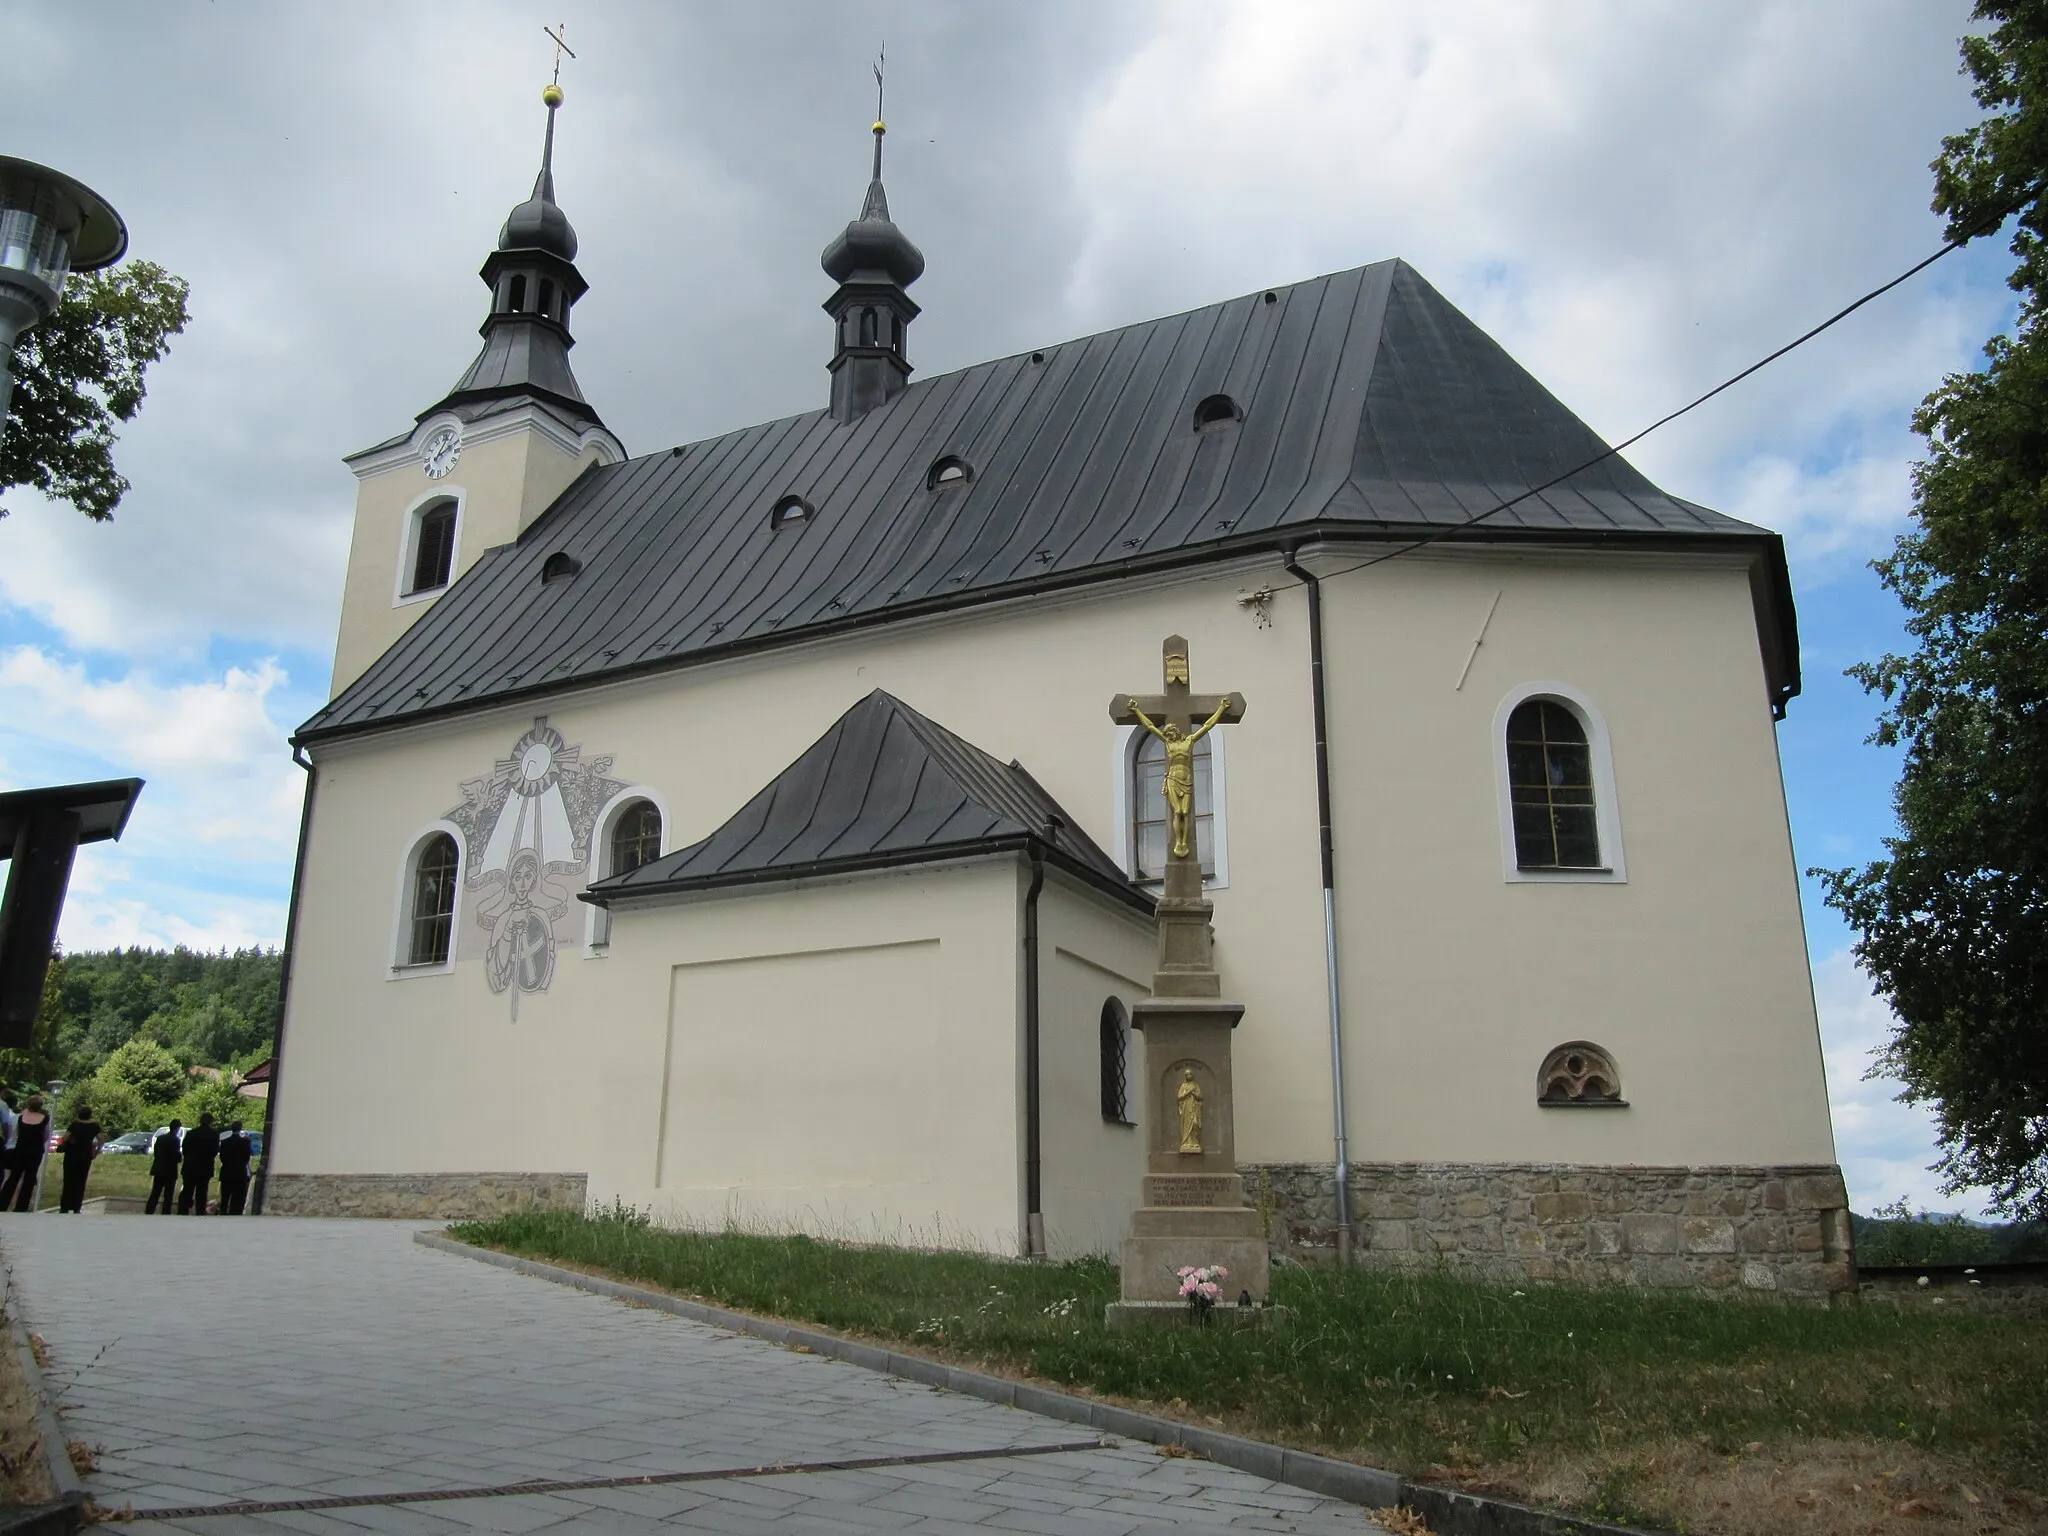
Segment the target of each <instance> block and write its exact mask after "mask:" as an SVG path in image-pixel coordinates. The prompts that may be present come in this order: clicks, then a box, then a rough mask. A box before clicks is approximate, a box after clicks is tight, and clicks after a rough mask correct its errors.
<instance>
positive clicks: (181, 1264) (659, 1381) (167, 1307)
mask: <svg viewBox="0 0 2048 1536" xmlns="http://www.w3.org/2000/svg"><path fill="white" fill-rule="evenodd" d="M413 1231H414V1228H413V1227H412V1226H411V1225H407V1224H402V1223H396V1222H349V1221H306V1220H285V1219H265V1220H253V1219H243V1220H230V1221H222V1220H219V1219H214V1220H208V1221H192V1220H184V1221H153V1220H150V1219H149V1218H147V1217H142V1216H111V1217H99V1218H94V1217H81V1218H79V1219H78V1220H77V1221H64V1220H62V1219H61V1218H59V1217H56V1216H52V1215H24V1216H11V1215H10V1216H6V1217H0V1258H4V1260H5V1262H6V1263H7V1264H8V1266H9V1268H10V1270H11V1274H12V1281H11V1291H10V1294H11V1295H12V1297H13V1299H14V1303H15V1305H16V1307H17V1308H18V1309H19V1313H20V1315H21V1317H22V1318H23V1320H24V1321H25V1322H26V1323H27V1325H28V1326H29V1327H30V1328H32V1329H34V1330H35V1331H36V1332H38V1333H40V1334H41V1335H42V1336H43V1337H44V1339H45V1340H46V1341H47V1342H48V1344H49V1347H50V1354H51V1356H52V1365H51V1369H50V1371H49V1372H48V1379H49V1381H50V1384H51V1389H52V1390H53V1391H54V1392H55V1393H56V1394H57V1397H58V1401H59V1403H60V1405H61V1406H62V1409H63V1411H64V1413H65V1423H66V1425H67V1427H68V1429H69V1431H70V1433H71V1435H72V1436H73V1438H75V1439H80V1440H85V1441H88V1442H91V1443H94V1444H98V1445H100V1446H102V1447H103V1448H104V1449H103V1450H102V1453H101V1456H100V1464H99V1465H100V1469H99V1471H98V1472H96V1473H95V1474H93V1475H92V1476H90V1477H88V1478H87V1479H86V1487H87V1488H88V1489H89V1490H90V1491H91V1492H92V1493H93V1494H94V1495H95V1496H96V1497H97V1498H98V1499H99V1500H100V1502H101V1503H103V1504H106V1505H110V1506H114V1507H119V1506H120V1505H122V1504H130V1503H132V1504H133V1506H134V1508H135V1511H136V1513H137V1515H138V1516H144V1515H146V1512H147V1511H149V1510H168V1509H185V1510H189V1509H190V1508H191V1507H192V1506H195V1505H207V1506H218V1505H222V1504H228V1503H233V1502H237V1501H260V1502H266V1503H274V1502H286V1501H298V1500H306V1499H314V1498H323V1497H337V1496H342V1497H347V1496H369V1497H378V1496H389V1495H391V1494H396V1493H416V1492H425V1491H432V1490H445V1489H463V1488H469V1489H494V1488H499V1487H502V1486H504V1485H509V1484H515V1483H522V1482H529V1481H533V1480H551V1481H552V1480H578V1481H581V1480H594V1479H601V1478H619V1477H638V1476H645V1475H661V1474H671V1473H677V1472H694V1471H707V1470H717V1469H743V1468H750V1467H755V1466H759V1465H761V1464H763V1463H782V1464H790V1463H803V1462H819V1461H845V1460H868V1459H875V1458H890V1457H902V1456H922V1455H930V1454H933V1453H944V1452H971V1453H978V1454H976V1455H974V1456H973V1457H972V1458H971V1459H957V1460H944V1461H926V1462H923V1463H921V1464H911V1465H896V1466H889V1467H880V1468H871V1469H864V1470H855V1471H835V1472H818V1473H803V1474H783V1475H778V1476H772V1477H729V1478H715V1479H709V1480H703V1481H690V1482H682V1483H666V1484H660V1485H656V1486H641V1487H633V1488H616V1489H587V1488H586V1489H577V1490H570V1491H561V1492H550V1493H545V1494H534V1493H525V1494H490V1495H479V1496H476V1497H464V1498H459V1499H450V1500H441V1501H434V1502H415V1503H390V1502H373V1503H365V1504H360V1505H352V1506H350V1507H345V1508H339V1509H329V1510H323V1511H318V1512H315V1511H306V1510H295V1511H288V1512H287V1511H279V1512H268V1513H251V1514H235V1515H193V1514H189V1513H187V1514H182V1515H180V1516H178V1517H176V1518H168V1519H155V1520H150V1521H149V1522H148V1524H147V1525H145V1526H144V1529H145V1530H159V1531H191V1532H197V1533H201V1536H242V1533H253V1532H282V1531H290V1532H297V1533H301V1536H324V1533H335V1536H342V1533H347V1536H360V1533H362V1532H364V1531H379V1532H393V1533H408V1536H415V1533H416V1536H435V1533H459V1532H465V1531H499V1532H511V1533H523V1532H529V1531H540V1530H546V1529H549V1528H552V1527H560V1528H562V1529H564V1530H577V1531H593V1532H610V1531H617V1532H650V1531H656V1530H660V1531H664V1532H675V1531H679V1530H681V1531H725V1532H736V1533H744V1532H761V1533H764V1536H767V1533H791V1536H793V1533H796V1532H801V1531H825V1530H831V1531H854V1530H858V1531H918V1532H941V1531H956V1532H957V1531H974V1532H979V1533H984V1536H985V1533H986V1532H988V1531H990V1530H1012V1531H1045V1532H1083V1533H1088V1536H1119V1533H1125V1532H1136V1531H1190V1532H1204V1531H1209V1532H1222V1531H1244V1530H1259V1531H1274V1532H1280V1531H1296V1532H1313V1533H1318V1536H1321V1533H1330V1536H1336V1533H1340V1532H1343V1533H1361V1536H1363V1533H1374V1532H1377V1531H1378V1529H1379V1528H1378V1527H1377V1526H1375V1525H1374V1524H1372V1522H1371V1521H1370V1520H1368V1519H1367V1518H1366V1516H1365V1514H1364V1513H1363V1512H1362V1511H1360V1510H1358V1509H1356V1508H1354V1507H1353V1506H1351V1505H1348V1504H1344V1503H1341V1502H1339V1501H1337V1500H1332V1499H1325V1498H1319V1497H1317V1496H1315V1495H1313V1494H1308V1493H1304V1492H1302V1491H1301V1490H1299V1489H1293V1488H1288V1487H1285V1486H1282V1485H1280V1484H1276V1483H1268V1482H1265V1481H1263V1480H1261V1479H1259V1478H1256V1477H1253V1476H1251V1475H1249V1474H1247V1473H1243V1472H1237V1471H1233V1470H1231V1469H1229V1468H1227V1467H1220V1466H1216V1465H1214V1464H1212V1463H1209V1462H1203V1461H1195V1460H1189V1459H1181V1458H1166V1457H1162V1456H1160V1455H1159V1454H1158V1452H1157V1451H1155V1450H1154V1449H1153V1448H1152V1447H1151V1446H1148V1445H1139V1444H1125V1445H1120V1446H1113V1447H1097V1446H1095V1445H1093V1444H1092V1443H1090V1442H1091V1441H1092V1438H1093V1437H1092V1436H1091V1435H1090V1433H1089V1432H1088V1431H1087V1430H1086V1429H1084V1428H1082V1427H1080V1426H1077V1425H1073V1424H1066V1423H1061V1422H1058V1421H1056V1420H1051V1419H1044V1418H1040V1417H1038V1416H1037V1415H1035V1414H1030V1413H1023V1412H1020V1411H1018V1410H1016V1409H1012V1408H1003V1407H998V1406H996V1405H994V1404H991V1403H984V1402H981V1401H979V1400H977V1399H973V1398H967V1397H961V1396H957V1395H955V1394H952V1393H947V1392H940V1391H936V1390H933V1389H932V1388H928V1387H922V1386H918V1385H915V1384H913V1383H909V1382H904V1381H900V1380H898V1379H896V1378H894V1377H890V1376H884V1375H881V1374H879V1373H876V1372H871V1371H867V1370H863V1369H861V1368H860V1367H858V1366H853V1365H847V1364H844V1363H842V1362H839V1361H834V1360H827V1359H824V1358H822V1357H820V1356H815V1355H801V1354H797V1353H794V1352H792V1351H789V1350H785V1349H782V1348H779V1347H777V1346H775V1345H772V1344H767V1343H764V1342H762V1341H760V1340H756V1339H749V1338H743V1337H737V1336H735V1335H732V1334H729V1333H725V1332H723V1331H721V1330H718V1329H715V1328H709V1327H706V1326H704V1325H702V1324H698V1323H693V1322H690V1321H687V1320H685V1319H683V1318H678V1317H673V1316H671V1315H669V1314H668V1313H665V1312H656V1311H650V1310H644V1309H640V1308H634V1307H628V1306H624V1305H621V1304H619V1303H617V1302H613V1301H610V1300H607V1299H605V1298H603V1297H598V1296H591V1295H588V1294H585V1293H583V1292H580V1291H575V1290H571V1289H569V1288H567V1287H564V1286H557V1285H552V1284H549V1283H548V1282H546V1281H543V1280H536V1279H531V1278H529V1277H527V1276H524V1275H518V1274H514V1273H511V1272H509V1271H506V1270H501V1269H495V1268H492V1267H490V1266H488V1265H484V1264H479V1263H476V1262H475V1261H473V1260H470V1259H465V1258H462V1257H459V1256H457V1255H452V1254H444V1253H436V1252H434V1251H432V1250H430V1249H427V1248H422V1247H420V1246H419V1245H417V1244H415V1243H414V1242H413V1241H412V1233H413ZM1077 1443H1080V1444H1081V1445H1083V1446H1084V1447H1085V1448H1080V1449H1065V1450H1056V1451H1051V1452H1048V1453H1044V1454H1017V1453H1018V1452H1020V1451H1028V1450H1030V1448H1032V1447H1048V1446H1051V1447H1061V1446H1065V1447H1072V1446H1075V1445H1076V1444H1077Z"/></svg>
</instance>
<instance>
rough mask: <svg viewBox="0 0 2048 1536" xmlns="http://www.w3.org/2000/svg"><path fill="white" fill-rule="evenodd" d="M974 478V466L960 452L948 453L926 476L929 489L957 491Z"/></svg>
mask: <svg viewBox="0 0 2048 1536" xmlns="http://www.w3.org/2000/svg"><path fill="white" fill-rule="evenodd" d="M973 478H974V466H973V465H972V464H970V463H968V462H967V461H966V460H965V459H963V458H961V457H960V456H959V455H958V454H952V453H949V454H947V455H946V456H945V457H944V458H942V459H940V460H938V461H937V462H936V463H934V464H933V465H932V467H931V469H930V470H929V471H928V472H927V473H926V475H925V477H924V486H925V489H926V490H928V491H957V490H960V489H962V488H964V487H965V486H966V485H967V483H968V482H969V481H971V480H972V479H973Z"/></svg>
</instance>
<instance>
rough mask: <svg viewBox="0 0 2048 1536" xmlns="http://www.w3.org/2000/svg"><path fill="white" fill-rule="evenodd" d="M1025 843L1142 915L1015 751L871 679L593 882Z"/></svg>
mask: <svg viewBox="0 0 2048 1536" xmlns="http://www.w3.org/2000/svg"><path fill="white" fill-rule="evenodd" d="M1032 845H1036V846H1037V848H1038V851H1039V853H1040V854H1041V855H1042V856H1043V857H1044V858H1045V860H1046V862H1047V863H1050V864H1054V865H1057V866H1058V867H1060V868H1062V869H1064V870H1066V871H1067V872H1068V873H1069V874H1072V875H1074V876H1076V877H1077V878H1079V879H1081V880H1083V881H1085V882H1087V883H1088V884H1089V885H1091V886H1093V887H1094V888H1096V889H1097V890H1100V891H1102V892H1103V893H1104V894H1106V895H1109V896H1112V897H1114V898H1116V899H1117V900H1119V901H1121V902H1123V903H1125V904H1126V905H1128V906H1131V907H1134V908H1135V909H1137V910H1138V911H1140V912H1143V913H1145V914H1146V915H1147V916H1150V915H1151V912H1152V900H1151V898H1150V897H1148V896H1146V895H1145V894H1144V893H1143V892H1141V891H1139V890H1138V889H1137V888H1136V887H1134V886H1133V885H1132V884H1131V883H1130V881H1129V880H1127V879H1126V878H1125V877H1124V873H1123V871H1122V870H1120V869H1118V868H1117V866H1116V863H1115V861H1114V860H1112V859H1111V858H1110V857H1109V855H1108V854H1106V853H1104V852H1103V851H1102V850H1101V849H1100V848H1098V847H1097V846H1096V845H1095V843H1094V842H1093V841H1092V840H1091V839H1090V838H1089V837H1088V834H1087V833H1085V832H1083V831H1081V830H1080V828H1079V827H1077V826H1076V825H1075V824H1074V819H1073V818H1072V817H1071V816H1069V815H1068V814H1067V813H1066V812H1065V811H1063V810H1062V809H1060V806H1059V802H1058V801H1056V800H1054V799H1053V797H1052V796H1051V795H1049V794H1047V793H1046V792H1045V790H1044V789H1043V788H1042V787H1041V786H1040V785H1039V783H1038V781H1037V780H1036V779H1034V778H1032V777H1031V775H1030V774H1029V773H1027V772H1025V771H1024V768H1023V767H1022V765H1021V764H1018V763H1011V764H1010V765H1009V766H1008V767H1005V766H1004V765H1003V764H1002V763H1000V762H998V761H997V760H996V759H995V758H993V757H990V756H989V755H988V753H986V752H984V751H982V750H981V748H979V747H977V746H974V745H973V744H972V743H970V742H966V741H963V740H961V739H960V738H959V737H958V736H955V735H954V734H953V733H952V732H951V731H949V730H947V729H946V728H945V727H944V726H942V725H939V724H937V723H936V722H935V721H932V720H929V719H927V718H926V717H925V716H923V715H921V714H919V713H918V712H917V711H916V710H914V709H912V708H911V707H910V706H909V705H908V704H905V703H904V702H903V701H902V700H900V699H898V698H895V697H894V696H892V695H890V694H887V693H884V692H883V691H882V690H881V689H879V688H877V689H876V690H875V691H874V692H873V693H871V694H869V695H868V696H867V697H866V698H864V699H862V700H861V701H860V702H859V703H858V704H856V705H854V706H853V708H851V709H849V710H848V711H847V712H846V713H845V714H843V715H841V716H840V717H839V718H838V719H837V720H836V721H834V722H833V723H832V728H831V729H830V730H828V731H826V732H825V734H824V735H823V736H820V737H819V738H818V739H817V740H816V741H815V742H813V743H812V744H811V745H810V746H809V747H808V748H807V749H805V751H804V753H803V755H802V756H801V757H799V758H798V759H797V760H796V761H795V762H793V763H791V764H790V765H789V766H788V767H787V768H785V769H783V770H782V772H781V773H779V774H777V775H776V776H775V778H774V779H773V780H772V781H770V783H769V784H768V786H767V787H766V788H765V789H763V790H762V791H761V792H760V793H759V794H757V795H755V796H754V798H753V799H751V800H749V801H748V802H747V803H746V804H745V805H744V806H742V807H741V808H740V810H739V811H738V813H737V814H735V815H734V816H733V818H732V819H731V820H730V821H728V822H726V824H725V825H724V826H722V827H720V828H719V829H718V830H717V831H716V832H714V833H712V834H711V835H710V836H709V837H707V838H705V839H704V840H703V841H702V842H699V843H693V844H691V845H690V846H689V847H688V848H682V849H678V850H677V851H676V852H674V853H671V854H669V855H667V856H666V857H664V858H659V859H656V860H654V861H653V862H652V863H649V864H643V865H641V866H640V868H638V869H636V870H633V871H631V872H630V873H628V874H624V875H614V876H612V877H611V878H610V879H608V880H600V881H598V882H597V883H596V884H595V885H593V886H591V888H590V891H589V893H588V899H589V900H591V901H593V902H596V903H597V904H598V905H600V906H608V905H610V903H611V901H612V899H614V898H617V897H625V896H651V895H656V894H661V895H675V894H679V893H682V892H686V891H702V890H713V889H718V888H721V887H725V886H734V885H752V884H759V883H762V882H766V881H778V880H797V879H804V878H812V877H818V876H826V875H836V874H851V873H854V872H856V871H859V870H870V869H885V868H889V867H891V866H895V865H905V864H931V863H936V862H939V861H941V860H948V859H964V858H972V857H976V856H979V855H983V854H988V853H997V852H1002V851H1005V850H1011V851H1018V852H1021V851H1023V850H1024V849H1026V848H1027V847H1029V846H1032Z"/></svg>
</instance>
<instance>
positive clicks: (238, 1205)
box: [220, 1120, 256, 1216]
mask: <svg viewBox="0 0 2048 1536" xmlns="http://www.w3.org/2000/svg"><path fill="white" fill-rule="evenodd" d="M255 1151H256V1149H255V1147H254V1146H252V1145H251V1144H250V1141H249V1138H248V1137H247V1136H244V1135H243V1134H242V1122H241V1121H239V1120H237V1121H235V1122H234V1123H233V1124H232V1125H230V1126H229V1127H228V1133H227V1135H225V1136H223V1137H221V1139H220V1213H221V1215H223V1216H239V1215H241V1214H242V1207H243V1205H244V1204H246V1203H247V1201H248V1199H249V1159H250V1158H251V1157H252V1156H253V1155H254V1154H255Z"/></svg>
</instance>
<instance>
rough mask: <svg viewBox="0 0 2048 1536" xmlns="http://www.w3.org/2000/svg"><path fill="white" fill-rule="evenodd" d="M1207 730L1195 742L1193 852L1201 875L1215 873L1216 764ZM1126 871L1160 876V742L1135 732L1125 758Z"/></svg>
mask: <svg viewBox="0 0 2048 1536" xmlns="http://www.w3.org/2000/svg"><path fill="white" fill-rule="evenodd" d="M1214 740H1215V738H1214V737H1213V736H1204V737H1203V738H1202V739H1201V740H1200V741H1198V742H1196V743H1195V853H1196V856H1197V857H1199V858H1200V859H1201V861H1202V876H1203V878H1204V879H1213V878H1215V875H1216V788H1215V778H1216V765H1215V759H1214V756H1213V755H1212V753H1211V751H1210V745H1211V743H1212V742H1213V741H1214ZM1130 806H1131V873H1132V874H1133V875H1134V876H1135V877H1136V878H1137V879H1140V880H1164V879H1165V878H1166V853H1167V835H1168V833H1167V814H1166V744H1165V743H1164V742H1162V741H1161V740H1160V739H1159V738H1158V737H1157V736H1154V735H1153V734H1152V733H1151V732H1150V731H1145V732H1142V733H1141V736H1140V740H1139V743H1138V750H1137V753H1136V754H1135V755H1134V756H1133V757H1132V759H1131V796H1130Z"/></svg>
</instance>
